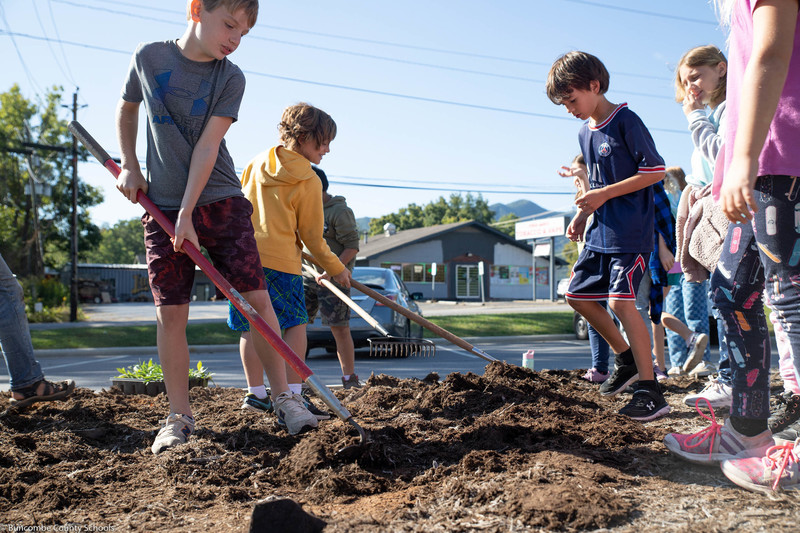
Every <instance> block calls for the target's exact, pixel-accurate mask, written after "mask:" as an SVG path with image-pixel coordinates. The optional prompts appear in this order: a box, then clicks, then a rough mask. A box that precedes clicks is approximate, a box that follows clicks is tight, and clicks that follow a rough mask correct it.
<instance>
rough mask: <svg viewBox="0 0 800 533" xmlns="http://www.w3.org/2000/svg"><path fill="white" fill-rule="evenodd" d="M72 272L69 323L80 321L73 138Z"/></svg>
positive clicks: (75, 148)
mask: <svg viewBox="0 0 800 533" xmlns="http://www.w3.org/2000/svg"><path fill="white" fill-rule="evenodd" d="M72 120H75V121H77V120H78V89H77V88H76V89H75V92H74V93H72ZM71 248H72V258H71V262H72V271H71V273H70V284H69V295H70V296H69V321H70V322H77V321H78V141H77V139H76V138H75V136H74V135H73V136H72V246H71Z"/></svg>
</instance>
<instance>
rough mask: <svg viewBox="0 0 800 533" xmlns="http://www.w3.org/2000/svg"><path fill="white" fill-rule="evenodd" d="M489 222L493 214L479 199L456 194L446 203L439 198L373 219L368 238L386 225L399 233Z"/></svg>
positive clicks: (486, 204) (379, 231) (484, 202)
mask: <svg viewBox="0 0 800 533" xmlns="http://www.w3.org/2000/svg"><path fill="white" fill-rule="evenodd" d="M493 218H494V212H493V211H492V210H490V209H489V204H488V202H486V200H484V199H483V196H481V195H478V196H472V195H471V194H467V195H465V196H463V197H462V196H461V195H460V194H451V195H450V201H449V202H447V201H446V200H445V199H444V197H441V196H440V197H439V198H438V199H437V200H435V201H433V202H430V203H428V204H427V205H426V206H425V207H422V208H421V207H420V206H418V205H417V204H409V205H408V206H407V207H402V208H400V209H399V210H398V211H397V213H391V214H388V215H384V216H382V217H378V218H373V219H372V220H370V222H369V233H370V235H377V234H379V233H381V232H382V231H383V226H384V224H386V223H387V222H391V223H392V224H394V225H395V226H396V227H397V229H398V231H399V230H406V229H413V228H422V227H428V226H436V225H438V224H450V223H452V222H465V221H467V220H475V221H477V222H481V223H483V224H490V223H491V222H492V219H493Z"/></svg>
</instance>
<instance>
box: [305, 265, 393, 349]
mask: <svg viewBox="0 0 800 533" xmlns="http://www.w3.org/2000/svg"><path fill="white" fill-rule="evenodd" d="M303 270H304V271H305V272H307V273H309V274H311V275H312V276H314V277H316V276H318V275H319V272H317V271H316V270H314V269H313V268H311V267H310V266H308V265H303ZM352 281H353V280H351V282H352ZM320 282H322V284H323V285H324V286H325V287H327V289H328V290H330V291H331V292H332V293H333V294H335V295H336V296H338V297H339V299H340V300H341V301H343V302H344V303H346V304H347V306H348V307H349V308H350V309H352V310H353V311H355V312H356V313H358V315H359V316H360V317H361V318H363V319H364V320H366V321H367V324H369V325H370V326H372V327H373V328H375V329H377V330H378V333H380V334H381V335H383V336H384V337H388V336H389V332H388V331H386V329H385V328H384V327H383V326H381V324H380V322H378V321H377V320H375V318H373V317H372V316H371V315H370V314H369V313H367V312H366V311H365V310H364V308H363V307H361V306H360V305H358V304H357V303H355V302H354V301H353V299H352V298H350V297H349V296H348V295H346V294H345V293H343V292H342V291H341V290H339V287H337V286H336V285H334V284H333V283H331V282H330V281H329V280H327V279H321V280H320Z"/></svg>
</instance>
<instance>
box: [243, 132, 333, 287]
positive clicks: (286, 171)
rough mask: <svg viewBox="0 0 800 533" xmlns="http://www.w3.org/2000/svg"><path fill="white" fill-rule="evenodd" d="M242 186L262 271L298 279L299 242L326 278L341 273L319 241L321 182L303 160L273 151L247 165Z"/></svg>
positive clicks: (277, 149) (294, 154) (283, 151)
mask: <svg viewBox="0 0 800 533" xmlns="http://www.w3.org/2000/svg"><path fill="white" fill-rule="evenodd" d="M241 181H242V192H244V195H245V196H246V197H247V199H248V200H250V203H252V204H253V217H252V219H253V227H254V228H255V232H256V243H258V253H259V255H260V256H261V264H262V265H263V266H264V267H266V268H270V269H272V270H277V271H279V272H286V273H288V274H301V273H302V266H301V265H302V263H301V260H302V252H303V244H302V243H303V242H304V243H305V244H306V246H307V247H308V249H309V250H311V254H312V255H313V256H314V257H315V258H316V259H317V261H319V263H320V264H321V265H322V266H323V268H325V270H326V271H327V272H328V274H330V275H331V276H336V275H337V274H339V273H341V272H342V271H343V270H344V268H345V267H344V265H343V264H342V262H341V261H339V258H338V257H336V255H335V254H334V253H333V252H331V249H330V248H329V247H328V244H327V243H326V242H325V239H324V238H323V237H322V232H323V226H324V218H323V211H322V183H321V182H320V180H319V177H318V176H317V174H316V172H314V170H313V169H312V168H311V163H310V162H309V161H308V159H306V158H305V157H303V156H302V155H300V154H298V153H297V152H293V151H291V150H289V149H288V148H284V147H283V146H275V147H274V148H270V149H269V150H268V151H266V152H262V153H260V154H258V155H257V156H256V157H255V158H254V159H253V160H252V161H250V163H248V165H247V167H245V169H244V172H242V177H241ZM301 239H302V242H301Z"/></svg>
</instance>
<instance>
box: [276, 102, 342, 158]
mask: <svg viewBox="0 0 800 533" xmlns="http://www.w3.org/2000/svg"><path fill="white" fill-rule="evenodd" d="M278 131H279V132H280V135H281V143H282V144H283V145H284V146H285V147H286V148H288V149H290V150H294V149H295V148H297V146H298V145H299V144H300V143H301V142H305V141H306V140H307V139H314V141H315V142H316V143H317V148H319V147H320V146H321V145H322V144H323V143H325V142H330V141H332V140H333V139H334V138H335V137H336V122H334V121H333V119H332V118H331V116H330V115H329V114H327V113H326V112H325V111H323V110H321V109H317V108H316V107H314V106H312V105H310V104H306V103H304V102H300V103H299V104H295V105H292V106H289V107H287V108H286V109H284V110H283V115H282V116H281V121H280V123H278Z"/></svg>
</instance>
